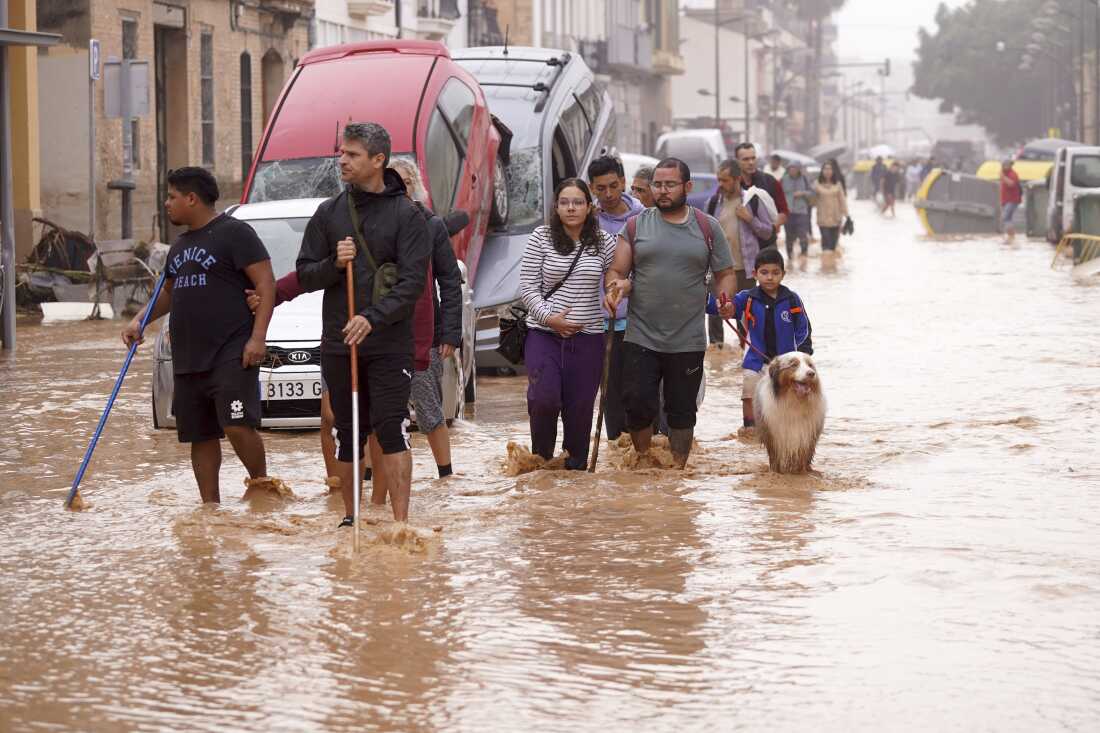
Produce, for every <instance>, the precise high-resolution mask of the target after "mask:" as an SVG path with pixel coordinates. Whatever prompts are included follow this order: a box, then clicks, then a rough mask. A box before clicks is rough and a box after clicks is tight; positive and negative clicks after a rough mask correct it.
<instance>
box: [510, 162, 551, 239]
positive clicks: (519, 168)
mask: <svg viewBox="0 0 1100 733" xmlns="http://www.w3.org/2000/svg"><path fill="white" fill-rule="evenodd" d="M508 206H509V208H510V212H509V214H508V228H509V229H511V230H513V231H517V230H518V231H523V230H525V229H531V228H534V227H536V226H538V225H539V224H542V223H543V212H542V150H541V149H539V148H523V149H521V150H513V151H512V159H511V161H510V162H509V164H508Z"/></svg>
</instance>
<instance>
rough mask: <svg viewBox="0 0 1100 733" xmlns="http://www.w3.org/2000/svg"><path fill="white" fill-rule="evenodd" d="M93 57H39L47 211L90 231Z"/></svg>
mask: <svg viewBox="0 0 1100 733" xmlns="http://www.w3.org/2000/svg"><path fill="white" fill-rule="evenodd" d="M87 71H88V53H87V52H86V51H82V50H81V51H78V50H76V49H74V48H71V47H68V46H55V47H54V48H51V49H48V52H42V53H40V54H39V56H38V83H39V85H40V88H41V89H42V92H43V93H42V94H41V95H40V96H39V100H38V104H39V107H38V112H39V118H40V119H41V120H42V134H41V135H40V136H39V138H38V143H39V155H40V160H41V171H42V175H41V186H42V199H41V200H42V211H43V213H44V216H45V217H46V218H47V219H49V220H50V221H53V222H55V223H57V224H59V225H61V226H63V227H65V228H66V229H76V230H78V231H81V232H85V231H87V230H88V81H87V76H88V74H87Z"/></svg>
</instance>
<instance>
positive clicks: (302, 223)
mask: <svg viewBox="0 0 1100 733" xmlns="http://www.w3.org/2000/svg"><path fill="white" fill-rule="evenodd" d="M323 200H324V199H319V198H312V199H291V200H287V201H268V202H264V203H258V204H244V205H240V206H236V207H233V208H232V209H230V210H229V211H228V212H227V213H229V214H230V215H231V216H234V217H236V218H237V219H240V220H242V221H246V222H248V223H249V225H251V226H252V228H253V229H255V230H256V234H258V235H259V237H260V240H261V241H262V242H263V243H264V247H266V248H267V252H268V254H269V255H270V256H271V267H272V270H273V271H274V273H275V277H276V278H280V277H283V276H284V275H286V274H287V273H289V272H291V271H292V270H293V269H294V264H295V261H296V260H297V259H298V250H299V249H300V248H301V244H302V235H303V234H304V233H305V229H306V224H307V223H308V222H309V219H310V217H311V216H313V212H314V211H316V209H317V206H318V204H320V203H321V202H322V201H323ZM459 268H460V269H462V271H463V276H465V275H466V270H465V265H464V264H462V263H461V262H459ZM242 297H243V293H242ZM322 297H323V293H322V292H313V293H303V294H302V295H299V296H298V297H297V298H295V299H294V300H292V301H290V302H288V303H283V304H282V305H280V306H278V307H276V308H275V312H274V314H273V315H272V317H271V323H270V325H269V326H268V329H267V360H266V361H265V362H264V363H263V364H262V365H261V366H260V399H261V406H262V411H261V426H262V427H265V428H315V427H318V426H320V424H321V300H322ZM153 354H154V366H153V387H152V402H153V427H155V428H166V427H174V426H175V417H174V416H173V414H172V391H173V390H172V386H173V382H172V341H171V324H170V323H169V319H168V318H167V317H166V318H165V319H164V325H163V326H162V327H161V330H160V333H159V334H158V335H157V338H156V342H155V344H154V347H153ZM475 380H476V375H475V374H474V303H473V294H472V292H471V291H470V288H469V286H468V285H465V284H464V285H463V286H462V345H461V347H460V348H459V349H458V350H456V351H455V355H454V356H453V357H451V358H450V359H447V360H446V361H445V362H444V364H443V414H444V415H445V416H446V417H447V418H448V419H453V418H457V417H460V416H461V415H462V413H463V410H464V409H465V406H466V402H467V396H468V395H469V396H471V397H472V395H473V392H474V384H475Z"/></svg>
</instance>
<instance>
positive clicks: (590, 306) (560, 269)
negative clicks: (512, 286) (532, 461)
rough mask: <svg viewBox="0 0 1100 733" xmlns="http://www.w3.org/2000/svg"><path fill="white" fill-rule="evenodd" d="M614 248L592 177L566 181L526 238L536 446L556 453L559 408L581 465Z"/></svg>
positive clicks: (576, 465) (567, 445) (576, 464)
mask: <svg viewBox="0 0 1100 733" xmlns="http://www.w3.org/2000/svg"><path fill="white" fill-rule="evenodd" d="M614 255H615V238H614V237H612V236H611V235H610V234H608V233H606V232H604V231H602V230H601V229H600V227H599V222H598V221H597V218H596V206H595V202H594V201H593V199H592V192H591V191H590V190H589V188H588V184H587V183H585V182H584V181H582V180H581V179H579V178H567V179H566V180H564V181H562V182H561V183H560V184H558V187H557V189H556V191H555V192H554V210H553V212H551V214H550V223H549V224H548V225H543V226H540V227H538V228H536V229H535V231H533V232H531V236H530V237H529V238H528V240H527V248H526V249H525V250H524V253H523V264H522V266H521V269H520V295H521V296H522V298H523V304H524V305H525V306H526V307H527V325H528V326H529V327H530V330H529V331H528V334H527V342H526V344H525V347H524V363H525V364H526V366H527V414H528V416H529V417H530V421H531V452H533V453H535V454H537V455H540V456H542V457H543V458H545V459H550V458H552V457H553V455H554V447H555V445H556V443H557V437H558V416H559V415H560V416H561V421H562V426H563V439H562V447H563V448H564V449H565V450H566V451H568V452H569V458H568V460H566V463H565V466H566V468H568V469H575V470H584V468H585V466H586V465H587V463H588V448H589V437H590V434H591V432H592V407H593V405H594V404H595V401H596V393H597V392H598V391H599V387H600V376H601V375H602V373H603V350H604V349H603V347H604V316H603V310H602V308H601V303H602V297H603V296H602V294H601V283H602V279H603V275H604V273H605V272H606V271H607V269H608V267H610V266H611V260H612V259H613V258H614ZM547 296H549V297H547Z"/></svg>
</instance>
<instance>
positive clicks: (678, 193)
mask: <svg viewBox="0 0 1100 733" xmlns="http://www.w3.org/2000/svg"><path fill="white" fill-rule="evenodd" d="M652 187H653V195H654V199H655V203H656V208H653V209H646V210H645V211H644V212H642V213H641V214H639V215H638V216H637V217H636V218H635V219H634V220H633V222H634V223H633V224H632V225H631V226H630V227H628V228H627V229H626V230H625V233H626V236H623V235H620V236H619V241H618V243H617V245H616V247H615V259H614V261H613V262H612V264H611V267H610V269H609V270H608V273H607V283H608V288H607V291H608V292H607V298H606V307H607V310H608V312H611V313H613V312H614V311H615V308H616V307H617V306H618V305H619V301H620V300H621V299H622V298H624V297H626V296H628V295H629V296H630V303H629V306H628V310H627V326H626V336H625V337H624V343H623V404H624V406H625V408H626V428H627V430H628V431H629V432H630V437H631V440H632V441H633V442H634V450H636V451H637V452H638V453H644V452H645V451H647V450H649V445H650V442H651V441H652V439H653V420H654V418H656V417H657V390H658V388H659V385H660V383H661V380H662V379H663V380H664V401H665V410H666V411H667V413H668V425H669V447H670V448H671V449H672V454H673V456H674V457H675V459H676V462H677V464H678V465H679V466H680V467H681V468H683V467H684V465H685V464H686V463H687V459H688V455H689V454H690V453H691V443H692V439H693V438H694V434H695V412H696V405H695V399H696V396H697V395H698V392H699V384H700V381H701V380H702V378H703V355H704V353H705V351H706V348H707V335H706V330H705V327H704V321H703V311H704V308H705V307H706V301H707V273H708V272H714V275H715V279H716V287H715V292H716V293H718V294H728V293H731V292H733V291H734V287H735V285H736V284H737V280H736V277H735V276H734V270H733V257H732V255H731V253H730V247H729V243H728V242H727V241H726V236H725V234H724V233H723V232H722V227H721V226H719V224H718V221H717V220H715V219H714V218H713V217H711V216H709V215H707V214H705V213H703V212H702V211H699V210H697V209H694V208H692V207H690V206H688V205H687V195H688V193H690V192H691V171H690V170H689V169H688V166H687V164H685V163H684V162H683V161H682V160H678V159H677V158H665V159H664V160H662V161H661V162H660V163H658V164H657V167H656V169H655V170H654V172H653V183H652ZM635 225H636V226H635ZM704 227H705V228H706V229H708V230H709V236H710V238H711V242H710V243H709V244H708V242H707V232H705V231H704ZM631 230H633V231H631ZM631 273H633V276H634V277H633V280H630V279H628V278H629V277H630V275H631ZM719 312H720V313H721V315H722V316H723V317H725V318H730V317H732V316H733V304H732V303H728V302H727V303H724V304H723V305H722V306H721V308H720V311H719Z"/></svg>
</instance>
